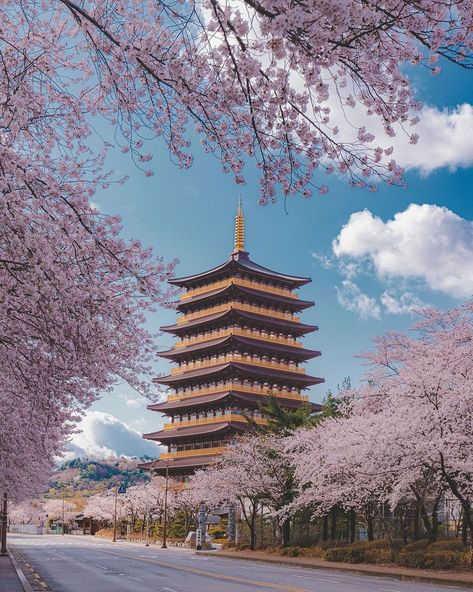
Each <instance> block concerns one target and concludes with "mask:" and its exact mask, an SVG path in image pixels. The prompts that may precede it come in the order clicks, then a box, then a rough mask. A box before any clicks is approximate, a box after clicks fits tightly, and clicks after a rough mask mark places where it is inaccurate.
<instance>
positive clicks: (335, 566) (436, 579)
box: [197, 550, 473, 588]
mask: <svg viewBox="0 0 473 592" xmlns="http://www.w3.org/2000/svg"><path fill="white" fill-rule="evenodd" d="M197 553H198V554H199V555H211V556H212V557H222V558H225V559H244V560H247V561H264V562H266V563H277V564H279V565H290V566H292V567H306V568H309V569H329V570H332V571H351V572H357V573H359V574H363V575H371V576H378V577H383V576H384V577H388V578H396V579H398V580H417V581H422V582H429V583H431V584H440V583H443V584H446V585H450V586H458V585H461V586H465V587H468V588H473V572H455V571H435V570H427V569H414V568H410V567H399V566H396V565H374V564H370V563H338V562H335V561H326V560H325V559H312V558H307V557H285V556H283V555H269V554H267V553H263V552H261V551H230V550H227V551H197Z"/></svg>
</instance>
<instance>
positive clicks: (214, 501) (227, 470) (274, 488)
mask: <svg viewBox="0 0 473 592" xmlns="http://www.w3.org/2000/svg"><path fill="white" fill-rule="evenodd" d="M283 440H284V438H280V437H278V436H276V435H274V434H268V435H255V434H249V435H246V436H242V437H240V438H238V439H237V440H236V442H235V444H234V445H232V446H229V447H228V448H227V450H226V451H225V452H224V454H223V455H222V457H221V459H220V460H219V462H218V464H216V465H211V466H210V467H207V468H205V469H202V470H200V471H197V472H196V473H195V475H194V476H192V477H191V482H190V495H191V496H192V497H193V499H194V502H195V505H196V506H198V505H199V504H200V503H205V504H206V506H207V507H208V508H217V507H219V506H225V505H229V504H235V503H236V504H238V505H239V507H240V509H241V514H242V516H243V519H244V521H245V523H246V524H247V526H248V529H249V532H250V548H251V549H255V548H256V518H257V514H258V511H259V510H260V509H262V508H263V507H265V508H267V509H269V510H270V511H271V512H273V513H275V512H277V511H278V510H280V509H281V508H282V507H283V506H284V504H285V503H287V500H286V493H287V486H286V485H287V484H286V481H287V471H286V469H285V467H284V465H283V464H282V463H281V454H280V453H281V452H282V451H283V443H282V442H283Z"/></svg>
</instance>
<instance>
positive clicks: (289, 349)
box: [158, 335, 320, 360]
mask: <svg viewBox="0 0 473 592" xmlns="http://www.w3.org/2000/svg"><path fill="white" fill-rule="evenodd" d="M231 342H233V343H239V344H242V345H247V346H250V347H255V348H258V347H261V348H264V349H265V350H266V351H273V352H279V353H283V354H291V355H294V356H296V357H298V358H302V359H306V360H308V359H310V358H316V357H318V356H320V351H318V350H310V349H304V348H302V347H294V346H291V345H284V344H278V343H271V342H269V341H265V340H264V339H253V338H251V337H241V336H239V335H227V336H225V337H220V338H219V339H212V340H210V341H205V342H202V343H196V344H195V345H190V346H187V347H178V348H173V349H170V350H167V351H164V352H159V353H158V356H159V357H160V358H168V359H171V360H172V359H178V358H180V357H181V356H182V355H186V354H189V353H194V352H201V351H205V350H207V349H213V348H215V347H217V346H219V345H224V344H225V343H231Z"/></svg>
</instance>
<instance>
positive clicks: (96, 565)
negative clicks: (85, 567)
mask: <svg viewBox="0 0 473 592" xmlns="http://www.w3.org/2000/svg"><path fill="white" fill-rule="evenodd" d="M94 565H95V567H100V569H108V567H104V566H103V565H98V563H94Z"/></svg>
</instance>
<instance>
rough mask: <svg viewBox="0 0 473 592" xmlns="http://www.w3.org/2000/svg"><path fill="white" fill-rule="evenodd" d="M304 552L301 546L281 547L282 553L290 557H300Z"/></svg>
mask: <svg viewBox="0 0 473 592" xmlns="http://www.w3.org/2000/svg"><path fill="white" fill-rule="evenodd" d="M303 554H304V553H303V549H301V547H283V548H282V549H281V555H286V556H288V557H299V555H303Z"/></svg>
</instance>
